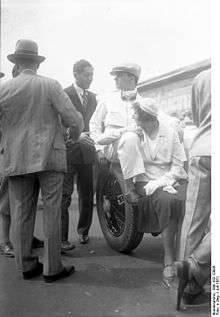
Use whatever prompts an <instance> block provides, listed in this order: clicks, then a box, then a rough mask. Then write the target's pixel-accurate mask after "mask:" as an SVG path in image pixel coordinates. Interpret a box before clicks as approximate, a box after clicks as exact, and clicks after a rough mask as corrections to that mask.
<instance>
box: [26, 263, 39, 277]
mask: <svg viewBox="0 0 220 317" xmlns="http://www.w3.org/2000/svg"><path fill="white" fill-rule="evenodd" d="M42 273H43V264H42V263H39V262H38V263H37V265H36V266H35V268H34V269H32V270H30V271H26V272H23V279H25V280H30V279H31V278H33V277H35V276H38V275H40V274H42Z"/></svg>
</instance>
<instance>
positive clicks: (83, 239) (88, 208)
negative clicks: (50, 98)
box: [62, 59, 97, 251]
mask: <svg viewBox="0 0 220 317" xmlns="http://www.w3.org/2000/svg"><path fill="white" fill-rule="evenodd" d="M73 75H74V77H75V86H74V85H71V86H69V87H67V88H66V89H65V92H66V93H67V95H68V96H69V98H70V100H71V101H72V103H73V104H74V106H75V107H76V109H77V110H78V111H79V112H80V113H81V114H82V116H83V120H84V130H83V132H82V133H81V134H80V135H79V139H78V141H77V142H74V143H73V142H68V139H67V173H66V174H65V176H64V183H63V195H62V251H68V250H71V249H73V248H74V245H73V244H72V243H70V242H69V241H68V230H69V212H68V208H69V206H70V204H71V195H72V193H73V190H74V177H75V176H76V177H77V191H78V203H79V221H78V225H77V232H78V234H79V241H80V243H82V244H85V243H87V242H88V241H89V236H88V233H89V229H90V226H91V223H92V214H93V164H95V163H96V151H95V147H94V142H93V140H92V139H91V138H90V137H89V121H90V118H91V116H92V114H93V112H94V111H95V108H96V104H97V102H96V97H95V94H93V93H92V92H90V91H88V88H89V87H90V85H91V83H92V79H93V67H92V65H91V64H90V63H89V62H88V61H86V60H83V59H82V60H80V61H78V62H76V63H75V64H74V66H73Z"/></svg>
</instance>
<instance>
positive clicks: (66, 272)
mask: <svg viewBox="0 0 220 317" xmlns="http://www.w3.org/2000/svg"><path fill="white" fill-rule="evenodd" d="M74 272H75V267H74V266H73V265H71V266H67V267H64V268H63V270H62V271H61V272H59V273H57V274H54V275H44V281H45V283H52V282H55V281H57V280H59V279H61V278H65V277H68V276H70V275H71V274H73V273H74Z"/></svg>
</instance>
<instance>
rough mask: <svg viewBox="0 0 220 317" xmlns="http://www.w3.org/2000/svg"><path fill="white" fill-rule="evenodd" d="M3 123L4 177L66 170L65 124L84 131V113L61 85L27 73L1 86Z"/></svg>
mask: <svg viewBox="0 0 220 317" xmlns="http://www.w3.org/2000/svg"><path fill="white" fill-rule="evenodd" d="M0 120H1V130H2V142H1V148H0V153H1V154H0V156H1V164H0V165H1V166H0V169H1V175H3V176H12V175H20V174H28V173H35V172H39V171H44V170H55V171H65V170H66V147H65V143H64V138H63V130H62V124H63V125H64V126H72V125H74V124H76V125H78V126H79V129H80V130H82V128H83V121H82V116H81V114H80V113H79V112H78V111H76V109H75V107H74V106H73V105H72V103H71V101H70V99H69V97H68V96H67V95H66V94H65V93H64V91H63V89H62V87H61V85H60V84H59V83H58V82H57V81H56V80H53V79H50V78H46V77H42V76H39V75H37V74H36V73H35V72H34V71H32V70H24V71H23V72H22V73H21V74H20V75H19V76H18V77H16V78H13V79H11V80H9V81H7V82H5V83H3V84H2V85H1V89H0ZM61 121H62V124H61Z"/></svg>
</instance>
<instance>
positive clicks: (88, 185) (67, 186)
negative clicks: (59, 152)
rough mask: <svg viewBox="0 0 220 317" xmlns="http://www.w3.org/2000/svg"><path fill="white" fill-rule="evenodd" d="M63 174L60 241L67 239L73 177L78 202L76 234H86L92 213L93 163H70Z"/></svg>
mask: <svg viewBox="0 0 220 317" xmlns="http://www.w3.org/2000/svg"><path fill="white" fill-rule="evenodd" d="M68 170H69V171H68V172H67V173H66V174H65V175H64V182H63V194H62V204H61V206H62V241H67V240H68V230H69V212H68V208H69V206H70V204H71V195H72V193H73V190H74V177H75V176H76V177H77V191H78V203H79V221H78V226H77V232H78V234H83V235H87V234H88V232H89V228H90V226H91V223H92V214H93V165H92V164H72V166H71V168H69V166H68Z"/></svg>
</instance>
